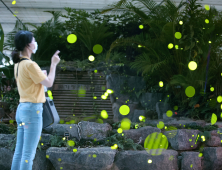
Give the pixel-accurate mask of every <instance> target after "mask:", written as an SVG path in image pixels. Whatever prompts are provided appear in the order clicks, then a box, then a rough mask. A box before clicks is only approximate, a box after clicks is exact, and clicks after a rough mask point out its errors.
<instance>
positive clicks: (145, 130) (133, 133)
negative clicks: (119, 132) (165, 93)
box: [123, 126, 161, 146]
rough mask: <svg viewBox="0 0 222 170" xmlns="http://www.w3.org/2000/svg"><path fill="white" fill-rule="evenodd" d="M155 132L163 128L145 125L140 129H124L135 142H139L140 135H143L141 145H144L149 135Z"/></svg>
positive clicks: (126, 134) (127, 135) (125, 133)
mask: <svg viewBox="0 0 222 170" xmlns="http://www.w3.org/2000/svg"><path fill="white" fill-rule="evenodd" d="M154 132H158V133H160V132H161V130H160V129H159V128H157V127H156V128H155V127H151V126H145V127H141V128H138V129H130V130H123V133H124V135H125V136H126V137H127V138H130V139H132V140H133V141H134V143H137V142H138V141H139V139H140V137H142V141H141V143H140V144H141V145H142V146H143V144H144V141H145V139H146V138H147V136H148V135H150V134H152V133H154Z"/></svg>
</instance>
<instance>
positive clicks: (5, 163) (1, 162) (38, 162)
mask: <svg viewBox="0 0 222 170" xmlns="http://www.w3.org/2000/svg"><path fill="white" fill-rule="evenodd" d="M13 155H14V151H11V150H10V149H8V148H0V169H1V170H10V169H11V165H12V159H13ZM57 161H58V160H57ZM39 169H44V170H55V168H54V167H53V165H52V163H51V162H50V160H49V159H47V158H46V150H42V151H39V150H37V151H36V155H35V158H34V160H33V165H32V170H39Z"/></svg>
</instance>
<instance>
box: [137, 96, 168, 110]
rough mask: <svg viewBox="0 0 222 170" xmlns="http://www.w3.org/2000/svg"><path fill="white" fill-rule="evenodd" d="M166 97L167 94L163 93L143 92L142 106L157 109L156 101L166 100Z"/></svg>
mask: <svg viewBox="0 0 222 170" xmlns="http://www.w3.org/2000/svg"><path fill="white" fill-rule="evenodd" d="M165 97H167V96H166V95H164V94H163V93H142V94H141V95H140V98H139V101H140V103H141V105H142V107H144V108H146V109H153V110H156V103H157V102H160V100H161V101H162V100H164V98H165Z"/></svg>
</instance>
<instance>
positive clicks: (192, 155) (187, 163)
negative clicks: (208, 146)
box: [181, 152, 202, 170]
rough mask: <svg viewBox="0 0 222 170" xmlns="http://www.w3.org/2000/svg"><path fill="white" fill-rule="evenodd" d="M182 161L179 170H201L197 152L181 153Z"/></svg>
mask: <svg viewBox="0 0 222 170" xmlns="http://www.w3.org/2000/svg"><path fill="white" fill-rule="evenodd" d="M181 155H182V161H181V169H183V170H189V169H195V170H202V166H201V159H202V158H201V157H199V152H183V153H181Z"/></svg>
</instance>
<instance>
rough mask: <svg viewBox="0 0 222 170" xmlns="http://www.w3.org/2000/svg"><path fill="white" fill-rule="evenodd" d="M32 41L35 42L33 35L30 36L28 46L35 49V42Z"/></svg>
mask: <svg viewBox="0 0 222 170" xmlns="http://www.w3.org/2000/svg"><path fill="white" fill-rule="evenodd" d="M34 43H35V38H34V37H33V38H32V42H31V43H30V44H29V48H31V49H32V50H34V49H35V44H34ZM29 48H28V49H29ZM31 49H29V50H30V51H32V50H31ZM32 53H33V52H32Z"/></svg>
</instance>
